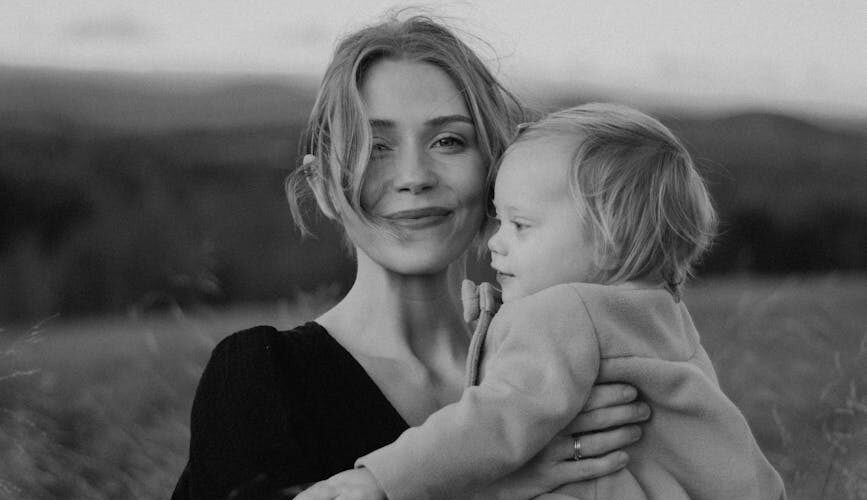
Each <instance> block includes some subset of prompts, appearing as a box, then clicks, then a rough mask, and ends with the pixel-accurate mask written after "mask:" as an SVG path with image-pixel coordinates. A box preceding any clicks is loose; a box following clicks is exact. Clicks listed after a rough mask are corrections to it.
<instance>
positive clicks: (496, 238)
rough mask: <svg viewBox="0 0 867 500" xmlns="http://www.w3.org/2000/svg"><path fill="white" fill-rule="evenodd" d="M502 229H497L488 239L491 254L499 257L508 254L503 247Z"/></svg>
mask: <svg viewBox="0 0 867 500" xmlns="http://www.w3.org/2000/svg"><path fill="white" fill-rule="evenodd" d="M500 232H501V230H500V229H497V230H496V231H495V232H494V234H493V235H491V237H490V238H489V239H488V250H490V251H491V253H495V254H498V255H503V254H505V253H506V251H505V247H504V245H503V237H502V236H500Z"/></svg>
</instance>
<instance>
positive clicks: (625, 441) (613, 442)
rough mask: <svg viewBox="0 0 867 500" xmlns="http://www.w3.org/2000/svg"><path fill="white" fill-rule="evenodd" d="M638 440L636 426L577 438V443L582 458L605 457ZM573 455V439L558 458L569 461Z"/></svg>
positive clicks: (626, 426)
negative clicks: (579, 445) (579, 446)
mask: <svg viewBox="0 0 867 500" xmlns="http://www.w3.org/2000/svg"><path fill="white" fill-rule="evenodd" d="M639 439H641V427H639V426H637V425H625V426H623V427H617V428H614V429H611V430H607V431H603V432H594V433H592V434H582V435H580V436H578V442H579V443H580V444H581V456H582V457H583V458H587V457H599V456H602V455H606V454H608V453H611V452H613V451H617V450H620V449H622V448H625V447H627V446H629V445H631V444H632V443H634V442H636V441H638V440H639ZM574 454H575V439H574V438H570V439H569V442H568V443H567V444H566V445H565V446H564V447H563V452H562V455H560V456H562V457H563V459H564V460H571V459H572V458H573V456H574Z"/></svg>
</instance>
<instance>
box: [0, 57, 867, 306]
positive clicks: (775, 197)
mask: <svg viewBox="0 0 867 500" xmlns="http://www.w3.org/2000/svg"><path fill="white" fill-rule="evenodd" d="M314 93H315V82H312V81H302V80H297V81H296V80H292V79H288V78H284V77H255V78H253V77H233V78H229V77H216V76H203V75H177V74H147V75H131V74H116V73H88V72H75V71H64V70H47V69H30V68H11V67H0V321H12V320H31V319H34V318H40V317H45V316H47V315H50V314H54V313H61V314H66V315H77V314H88V313H96V312H104V311H119V310H124V309H128V308H136V309H145V310H146V309H149V308H152V307H162V306H165V305H173V304H176V303H179V304H188V303H195V302H202V301H205V302H212V303H213V302H229V301H252V300H271V299H275V298H278V297H291V296H292V295H293V294H294V293H296V291H298V290H311V289H315V288H317V287H320V286H322V285H323V284H330V283H338V284H339V285H341V286H345V285H346V284H347V283H348V282H349V280H350V279H351V277H352V272H353V269H352V263H351V261H349V260H348V259H347V258H346V257H345V256H343V255H342V253H343V252H342V246H341V243H340V239H339V236H338V234H337V232H336V231H335V230H334V228H332V227H330V226H329V225H328V224H326V223H325V222H324V221H323V220H322V219H319V220H316V221H314V232H315V234H316V235H317V238H314V239H306V240H303V241H302V240H301V239H300V238H299V236H298V234H297V232H295V231H294V229H293V228H292V225H291V221H290V219H289V212H288V208H287V205H286V202H285V197H284V194H283V179H284V178H285V176H286V174H288V172H289V171H290V169H291V167H292V165H294V163H295V153H296V150H297V138H298V137H299V135H300V132H301V130H302V127H303V123H304V121H305V119H306V116H307V113H308V112H309V110H310V107H311V106H312V100H313V97H314ZM582 100H586V99H582V98H581V96H567V97H565V98H564V97H563V96H559V97H557V98H556V101H555V100H552V101H551V103H550V104H551V106H552V107H553V106H557V105H561V104H569V105H572V104H575V103H577V102H580V101H582ZM657 115H658V116H660V117H661V118H662V120H663V121H664V122H666V124H668V125H669V126H670V127H672V129H674V130H675V132H676V133H677V134H678V135H679V136H680V137H682V138H683V139H684V141H685V143H686V144H687V146H688V147H689V148H690V150H691V151H692V153H693V155H694V156H695V158H696V159H697V160H698V162H699V165H700V167H701V168H702V171H703V172H704V173H705V175H706V177H707V178H708V180H709V182H710V184H711V188H712V192H713V194H714V197H715V200H716V202H717V206H718V209H719V211H720V213H721V215H722V221H723V225H722V228H721V231H722V234H721V237H720V239H719V242H718V244H717V246H716V247H715V249H714V251H713V252H712V254H711V255H710V256H709V257H708V258H707V259H706V261H705V264H704V269H703V272H707V273H732V272H750V273H789V272H814V271H829V270H864V269H867V252H865V250H864V249H865V248H867V168H865V167H867V140H865V139H867V132H865V130H867V127H860V124H852V123H849V124H845V123H840V124H830V125H829V124H828V123H827V122H822V124H821V125H820V124H817V123H813V122H811V121H809V120H807V119H804V118H795V117H791V116H784V115H780V114H771V113H763V112H756V111H745V112H742V113H738V114H732V115H727V116H706V115H702V116H699V115H693V114H690V113H687V112H685V111H683V110H670V109H669V110H665V111H664V112H663V113H662V114H659V113H657ZM479 269H481V266H479ZM480 272H481V271H480Z"/></svg>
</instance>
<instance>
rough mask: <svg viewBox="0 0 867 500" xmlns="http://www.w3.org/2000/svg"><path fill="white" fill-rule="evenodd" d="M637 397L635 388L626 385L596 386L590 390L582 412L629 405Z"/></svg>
mask: <svg viewBox="0 0 867 500" xmlns="http://www.w3.org/2000/svg"><path fill="white" fill-rule="evenodd" d="M637 396H638V391H636V390H635V387H632V386H631V385H628V384H597V385H594V386H593V387H592V388H591V389H590V397H589V398H588V399H587V402H586V403H584V408H582V411H589V410H596V409H598V408H607V407H609V406H617V405H625V404H627V403H631V402H632V401H634V400H635V398H636V397H637Z"/></svg>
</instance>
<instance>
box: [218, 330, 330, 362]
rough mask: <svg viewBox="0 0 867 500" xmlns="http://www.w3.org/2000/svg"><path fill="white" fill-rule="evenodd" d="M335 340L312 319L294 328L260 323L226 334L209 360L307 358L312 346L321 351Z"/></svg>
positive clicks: (245, 360)
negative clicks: (278, 327)
mask: <svg viewBox="0 0 867 500" xmlns="http://www.w3.org/2000/svg"><path fill="white" fill-rule="evenodd" d="M333 343H334V340H333V339H332V338H331V336H330V335H329V334H328V332H327V331H326V330H325V329H324V328H323V327H322V326H320V325H319V324H318V323H315V322H312V321H311V322H307V323H304V324H302V325H299V326H297V327H295V328H292V329H291V330H278V329H277V328H275V327H273V326H266V325H260V326H254V327H252V328H247V329H245V330H240V331H238V332H235V333H232V334H230V335H228V336H226V337H225V338H224V339H223V340H221V341H220V342H219V343H217V345H216V347H214V349H213V351H212V353H211V361H210V362H209V363H210V364H212V363H214V362H215V361H216V362H230V363H233V364H236V365H238V364H240V365H245V364H247V363H250V362H254V361H259V362H263V361H264V362H267V361H275V362H279V361H281V358H285V357H287V356H288V357H291V358H295V357H297V358H300V359H305V358H306V357H307V356H306V354H307V353H309V352H310V351H311V350H314V351H315V350H319V351H322V350H325V349H328V348H330V347H333ZM257 364H258V363H257Z"/></svg>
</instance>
